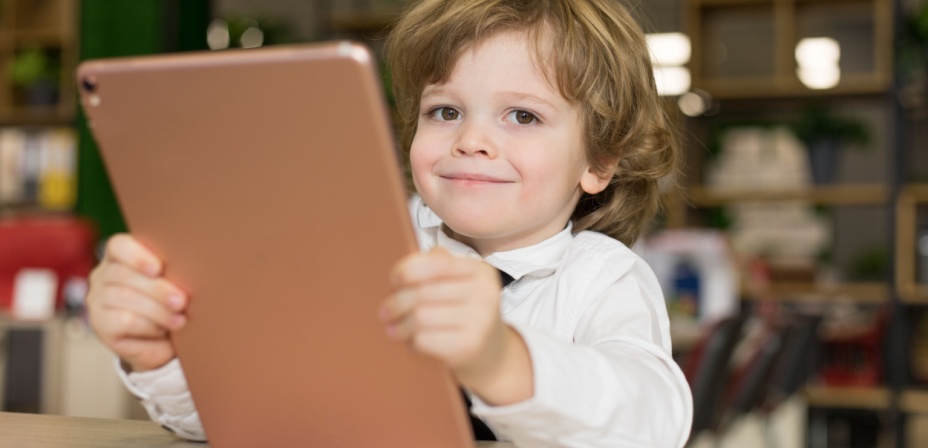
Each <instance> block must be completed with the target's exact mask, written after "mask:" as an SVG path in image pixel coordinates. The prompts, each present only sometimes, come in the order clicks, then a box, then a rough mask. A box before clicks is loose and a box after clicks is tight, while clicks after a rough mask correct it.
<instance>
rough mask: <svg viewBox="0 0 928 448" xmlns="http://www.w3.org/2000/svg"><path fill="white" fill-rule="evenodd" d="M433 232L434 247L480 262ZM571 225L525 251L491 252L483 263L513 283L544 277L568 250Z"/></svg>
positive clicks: (438, 231)
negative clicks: (499, 271)
mask: <svg viewBox="0 0 928 448" xmlns="http://www.w3.org/2000/svg"><path fill="white" fill-rule="evenodd" d="M436 227H437V228H435V229H434V231H435V243H436V245H437V246H440V247H443V248H445V249H447V250H448V252H451V253H452V254H455V255H458V256H465V257H471V258H480V254H478V253H477V251H475V250H474V249H473V248H471V247H470V246H468V245H466V244H464V243H461V242H460V241H456V240H454V239H452V238H451V237H449V236H448V235H446V234H445V232H444V231H442V229H441V225H440V224H439V225H438V226H436ZM572 230H573V224H572V223H570V222H568V223H567V227H565V228H564V230H561V231H560V232H558V233H557V234H556V235H554V236H552V237H550V238H548V239H546V240H544V241H542V242H540V243H538V244H534V245H531V246H528V247H522V248H519V249H513V250H507V251H503V252H495V253H492V254H490V255H488V256H487V257H485V258H484V259H483V260H484V261H486V262H487V263H489V264H490V265H491V266H493V267H495V268H497V269H499V270H501V271H503V272H505V273H507V274H509V275H510V276H512V278H513V279H514V280H519V279H521V278H522V277H525V276H534V277H545V276H548V275H551V274H552V273H554V271H555V270H556V269H557V266H558V263H559V262H560V260H561V257H562V256H563V255H564V252H566V251H567V248H568V247H569V246H570V243H571V242H572V241H573V239H574V236H573V233H572Z"/></svg>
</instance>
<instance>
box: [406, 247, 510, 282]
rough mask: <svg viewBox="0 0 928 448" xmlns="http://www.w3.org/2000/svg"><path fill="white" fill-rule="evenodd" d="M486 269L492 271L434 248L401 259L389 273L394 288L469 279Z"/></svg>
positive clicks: (482, 263) (467, 259)
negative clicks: (444, 280) (463, 278)
mask: <svg viewBox="0 0 928 448" xmlns="http://www.w3.org/2000/svg"><path fill="white" fill-rule="evenodd" d="M487 268H489V269H492V267H490V266H489V265H488V264H486V263H484V262H482V261H480V260H474V259H469V258H463V257H455V256H453V255H450V254H449V253H448V252H447V251H445V250H444V249H441V248H436V249H433V250H432V251H430V252H428V253H424V254H423V253H418V254H412V255H409V256H407V257H405V258H403V259H401V260H400V261H399V262H398V263H397V264H396V266H395V267H394V269H393V272H392V273H391V281H392V282H393V285H394V286H403V285H411V284H416V283H422V282H426V281H432V280H436V279H450V278H462V277H469V276H472V275H475V274H476V273H478V272H480V271H481V270H482V269H487Z"/></svg>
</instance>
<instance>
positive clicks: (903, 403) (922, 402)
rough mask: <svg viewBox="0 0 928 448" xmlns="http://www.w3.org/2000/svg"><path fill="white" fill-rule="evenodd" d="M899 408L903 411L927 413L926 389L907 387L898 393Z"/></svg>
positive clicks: (927, 397)
mask: <svg viewBox="0 0 928 448" xmlns="http://www.w3.org/2000/svg"><path fill="white" fill-rule="evenodd" d="M899 408H900V409H902V410H903V411H905V412H912V413H917V414H928V390H924V389H908V390H904V391H902V393H900V394H899Z"/></svg>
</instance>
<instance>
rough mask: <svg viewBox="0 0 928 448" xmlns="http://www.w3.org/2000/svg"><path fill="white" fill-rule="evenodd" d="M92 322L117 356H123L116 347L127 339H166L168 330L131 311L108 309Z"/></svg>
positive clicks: (96, 330) (95, 329)
mask: <svg viewBox="0 0 928 448" xmlns="http://www.w3.org/2000/svg"><path fill="white" fill-rule="evenodd" d="M96 317H97V318H96V319H95V320H94V321H92V322H91V323H92V324H93V327H94V331H95V332H96V333H97V336H99V337H100V340H102V341H103V342H104V343H106V344H107V345H108V346H109V347H110V348H112V349H113V350H114V351H115V352H116V354H118V355H120V356H123V355H125V354H126V353H122V352H121V351H119V350H118V349H117V347H116V345H117V344H118V343H120V342H121V341H125V340H127V339H145V340H148V341H151V340H155V339H166V338H167V334H168V330H167V329H166V328H164V327H162V326H160V325H158V324H156V323H155V322H152V321H151V320H149V319H146V318H145V317H143V316H140V315H139V314H136V313H133V312H132V311H129V310H117V309H106V310H101V311H99V312H98V313H97V315H96Z"/></svg>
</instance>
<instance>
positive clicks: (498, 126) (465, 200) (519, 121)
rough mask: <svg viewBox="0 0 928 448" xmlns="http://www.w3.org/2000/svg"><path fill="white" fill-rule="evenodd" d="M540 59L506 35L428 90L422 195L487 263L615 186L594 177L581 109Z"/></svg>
mask: <svg viewBox="0 0 928 448" xmlns="http://www.w3.org/2000/svg"><path fill="white" fill-rule="evenodd" d="M533 54H534V50H533V47H532V46H531V44H530V42H528V39H527V36H526V34H525V33H520V32H504V33H499V34H496V35H494V36H492V37H490V38H488V39H486V40H484V41H482V42H480V43H479V44H478V45H476V46H474V47H473V48H471V49H469V50H467V51H466V52H464V53H463V54H462V55H461V57H460V59H459V60H458V61H457V63H456V65H455V67H454V70H453V72H452V74H451V77H450V79H449V80H448V82H446V83H445V84H441V85H428V86H426V87H425V89H424V91H423V93H422V100H421V104H420V116H419V122H418V128H417V131H416V135H415V138H414V139H413V142H412V147H411V149H410V160H411V165H412V174H413V180H414V182H415V185H416V189H417V191H418V192H419V194H420V195H421V196H422V198H423V200H424V201H425V203H426V204H428V206H429V207H430V208H431V209H432V210H433V211H434V212H435V213H436V214H437V215H438V216H439V217H441V219H442V220H443V221H444V222H445V224H446V225H447V226H448V227H449V228H450V229H451V230H452V231H453V232H454V235H453V237H454V238H455V239H457V240H459V241H462V242H464V243H466V244H468V245H470V246H471V247H473V248H474V249H476V250H477V251H478V252H479V253H480V254H481V255H484V256H486V255H489V254H491V253H493V252H498V251H503V250H511V249H517V248H520V247H526V246H529V245H532V244H535V243H538V242H541V241H543V240H545V239H547V238H549V237H551V236H553V235H555V234H557V233H558V232H560V231H561V230H563V229H564V226H565V225H566V224H567V221H568V219H570V215H571V214H572V213H573V210H574V207H575V206H576V204H577V201H578V200H579V198H580V195H581V194H582V192H583V191H586V192H588V193H598V192H599V191H601V190H602V189H603V188H605V187H606V185H607V184H608V180H609V179H608V176H606V177H602V176H598V175H596V174H595V173H593V172H592V171H591V170H590V167H589V165H588V163H587V159H586V154H585V151H584V142H583V128H582V126H581V123H580V117H579V114H578V111H577V110H576V108H575V107H573V106H572V105H571V104H570V103H568V102H567V100H566V99H564V98H563V97H562V96H561V94H560V92H558V90H557V89H556V88H555V87H554V86H552V85H551V84H549V83H548V81H547V79H546V78H545V76H544V74H543V73H542V72H541V71H539V69H538V68H537V67H536V65H535V63H534V59H533V57H532V55H533Z"/></svg>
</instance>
